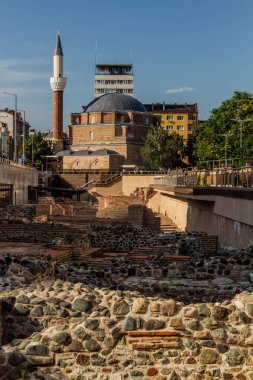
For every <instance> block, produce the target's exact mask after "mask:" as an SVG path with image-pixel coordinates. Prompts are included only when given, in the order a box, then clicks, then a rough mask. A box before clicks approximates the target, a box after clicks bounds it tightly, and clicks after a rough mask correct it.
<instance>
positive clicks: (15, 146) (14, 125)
mask: <svg viewBox="0 0 253 380" xmlns="http://www.w3.org/2000/svg"><path fill="white" fill-rule="evenodd" d="M2 93H3V94H5V95H11V96H14V99H15V108H14V118H13V121H14V123H13V141H14V149H13V161H17V98H18V95H17V94H12V93H11V92H6V91H3V92H2Z"/></svg>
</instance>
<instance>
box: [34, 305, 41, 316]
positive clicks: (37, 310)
mask: <svg viewBox="0 0 253 380" xmlns="http://www.w3.org/2000/svg"><path fill="white" fill-rule="evenodd" d="M31 315H33V316H35V317H41V316H42V315H43V307H42V306H35V307H34V308H33V309H32V310H31Z"/></svg>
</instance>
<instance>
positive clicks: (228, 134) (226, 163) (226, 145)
mask: <svg viewBox="0 0 253 380" xmlns="http://www.w3.org/2000/svg"><path fill="white" fill-rule="evenodd" d="M219 136H222V137H225V167H226V168H227V166H228V162H227V147H228V137H229V136H230V133H222V134H219Z"/></svg>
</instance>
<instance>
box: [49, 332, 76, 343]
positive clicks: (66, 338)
mask: <svg viewBox="0 0 253 380" xmlns="http://www.w3.org/2000/svg"><path fill="white" fill-rule="evenodd" d="M53 340H54V341H55V342H56V343H59V344H62V345H63V346H68V345H69V344H70V343H71V342H72V338H71V335H70V334H69V333H67V332H65V331H62V332H59V333H57V334H55V335H54V336H53Z"/></svg>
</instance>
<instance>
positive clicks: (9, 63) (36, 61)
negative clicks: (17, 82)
mask: <svg viewBox="0 0 253 380" xmlns="http://www.w3.org/2000/svg"><path fill="white" fill-rule="evenodd" d="M45 62H47V61H46V60H44V59H41V58H12V59H0V69H6V68H8V67H13V66H23V65H26V66H28V65H41V64H43V63H45Z"/></svg>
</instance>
